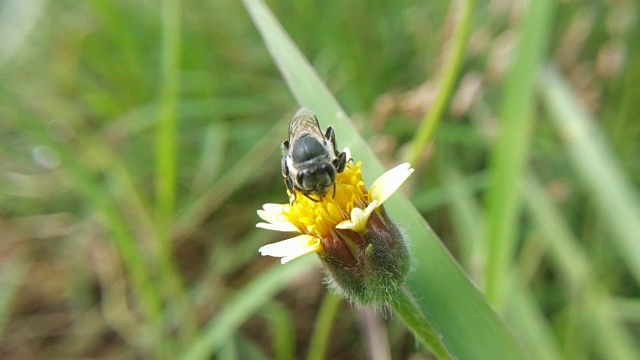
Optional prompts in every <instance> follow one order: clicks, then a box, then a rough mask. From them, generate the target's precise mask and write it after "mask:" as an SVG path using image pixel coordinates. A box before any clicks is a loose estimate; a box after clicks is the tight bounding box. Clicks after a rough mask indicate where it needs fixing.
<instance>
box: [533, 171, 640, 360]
mask: <svg viewBox="0 0 640 360" xmlns="http://www.w3.org/2000/svg"><path fill="white" fill-rule="evenodd" d="M521 191H522V193H523V197H524V199H525V200H526V205H527V211H528V213H529V214H530V215H531V217H532V219H533V221H534V222H535V223H536V226H537V228H538V229H539V230H540V232H541V233H542V234H543V235H544V236H542V237H541V239H543V240H545V241H546V244H547V245H548V248H549V255H550V259H551V260H552V263H553V265H554V267H555V268H556V269H557V270H556V273H558V274H561V275H562V277H563V279H564V280H565V281H566V283H567V284H568V286H567V287H566V291H567V295H568V296H569V297H570V298H571V302H570V304H569V307H572V308H574V309H573V310H572V312H573V313H574V315H573V316H575V317H576V319H575V320H570V321H571V324H568V325H566V326H565V328H566V331H567V332H568V333H569V335H565V336H564V338H565V339H566V338H568V337H571V338H573V339H572V340H571V342H576V341H577V343H578V344H577V345H576V346H577V347H578V350H577V351H583V350H582V347H583V344H584V343H592V342H593V341H592V337H594V338H596V339H597V343H596V344H597V345H598V350H599V351H601V352H602V354H610V355H609V356H604V357H605V358H621V359H632V358H638V357H639V356H640V353H639V352H638V351H639V350H638V349H637V346H635V345H634V342H633V341H630V335H629V333H628V331H627V329H626V328H625V326H624V324H622V322H621V321H620V320H619V319H617V318H616V317H615V316H614V315H613V313H614V312H615V302H614V301H613V300H612V299H611V296H610V295H609V294H608V293H606V291H605V290H604V289H605V288H606V287H605V286H603V285H602V284H598V283H596V282H595V278H594V277H593V274H594V273H595V271H594V269H592V265H591V264H592V262H591V261H590V259H589V258H588V256H587V253H586V252H585V250H584V249H583V248H582V247H581V246H580V242H579V240H578V239H577V238H576V237H575V235H574V234H573V233H572V231H571V229H570V227H569V226H568V224H567V222H566V220H565V219H564V217H563V215H562V213H561V212H560V211H559V209H558V208H557V207H556V206H554V205H553V202H552V201H551V199H550V198H549V195H547V194H546V192H545V191H544V189H543V187H542V186H541V185H540V181H539V180H538V179H536V177H535V176H533V175H532V174H530V175H529V176H528V180H527V182H526V186H523V187H522V189H521ZM585 325H587V326H589V327H590V329H591V331H584V326H585ZM612 334H615V335H612ZM576 338H577V339H576ZM604 339H607V340H604ZM565 341H566V340H565ZM567 351H568V352H567V353H566V354H565V355H567V356H568V357H570V358H576V356H577V357H580V356H578V355H577V354H575V353H573V350H572V349H571V348H569V349H568V350H567ZM581 354H582V353H581ZM611 354H617V355H616V356H619V357H614V356H612V355H611Z"/></svg>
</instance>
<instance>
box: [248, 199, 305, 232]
mask: <svg viewBox="0 0 640 360" xmlns="http://www.w3.org/2000/svg"><path fill="white" fill-rule="evenodd" d="M262 207H263V209H264V210H258V216H260V218H261V219H262V220H264V221H266V223H262V222H261V223H258V224H256V226H257V227H259V228H263V229H267V230H275V231H285V232H300V230H298V228H297V227H295V226H294V225H293V224H292V223H290V222H289V221H288V220H287V219H286V218H285V217H284V216H283V215H282V208H283V207H284V205H280V204H264V205H263V206H262Z"/></svg>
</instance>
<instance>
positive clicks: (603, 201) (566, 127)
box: [539, 68, 640, 284]
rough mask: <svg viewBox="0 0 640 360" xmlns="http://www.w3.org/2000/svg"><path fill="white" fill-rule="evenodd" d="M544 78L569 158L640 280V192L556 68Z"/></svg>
mask: <svg viewBox="0 0 640 360" xmlns="http://www.w3.org/2000/svg"><path fill="white" fill-rule="evenodd" d="M540 80H541V81H540V87H539V89H540V91H541V93H542V99H543V101H544V103H545V105H546V106H547V109H548V111H549V114H550V115H551V120H552V121H553V124H554V125H555V126H556V128H557V129H558V132H559V133H560V134H562V135H563V141H564V143H565V147H566V150H567V153H568V155H569V160H570V161H571V164H572V165H573V166H574V168H575V169H576V171H577V173H578V175H579V177H580V179H581V181H582V183H583V184H584V185H585V187H586V189H587V190H588V191H589V195H590V196H591V197H592V198H593V200H594V202H595V204H596V209H595V210H596V211H597V212H598V213H599V215H600V216H601V217H602V218H603V219H604V220H605V223H606V224H607V226H608V228H609V230H610V231H611V233H612V235H613V236H612V238H611V240H612V241H611V242H612V244H613V245H614V246H615V248H616V249H617V250H618V253H619V254H620V256H621V258H622V259H623V260H624V261H625V262H626V265H627V268H628V269H629V271H630V273H631V275H632V276H633V278H634V279H635V281H636V282H637V283H639V284H640V241H638V234H640V199H639V194H638V192H637V191H636V190H635V188H634V187H633V185H632V183H631V181H630V180H629V179H628V178H627V176H626V174H625V173H624V171H623V169H622V166H621V165H620V164H619V161H618V160H617V159H616V158H615V157H614V155H613V154H612V152H611V149H610V148H609V146H607V144H606V143H605V142H604V139H603V138H602V135H601V133H600V132H599V131H598V128H597V127H596V126H595V125H594V120H593V119H592V117H591V116H590V115H589V114H588V112H587V111H586V109H585V108H584V107H583V106H582V105H581V104H580V103H579V102H578V100H577V99H576V97H575V96H574V95H573V92H572V91H571V89H570V88H569V86H568V84H567V82H566V80H564V79H563V78H562V77H561V75H560V74H559V73H558V72H557V71H555V70H553V69H551V68H549V69H548V70H547V71H546V72H545V73H544V75H543V76H542V77H541V79H540Z"/></svg>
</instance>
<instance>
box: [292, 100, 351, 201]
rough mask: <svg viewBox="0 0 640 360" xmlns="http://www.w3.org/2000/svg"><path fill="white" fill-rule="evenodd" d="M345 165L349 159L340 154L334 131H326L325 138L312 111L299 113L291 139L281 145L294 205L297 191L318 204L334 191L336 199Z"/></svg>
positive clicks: (293, 121)
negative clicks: (340, 175)
mask: <svg viewBox="0 0 640 360" xmlns="http://www.w3.org/2000/svg"><path fill="white" fill-rule="evenodd" d="M346 164H347V155H346V154H345V153H344V152H338V150H337V148H336V135H335V132H334V131H333V128H332V127H331V126H329V127H327V131H325V133H324V134H323V133H322V130H321V129H320V124H319V123H318V119H317V118H316V115H315V114H314V113H313V111H311V110H309V109H307V108H304V107H303V108H301V109H300V110H298V111H297V112H296V113H295V114H294V115H293V117H292V118H291V121H290V122H289V138H288V139H287V140H285V141H284V142H283V143H282V176H284V179H285V183H286V184H287V189H289V192H290V193H291V194H293V201H295V199H296V191H299V192H300V193H302V194H303V195H304V196H306V197H307V198H309V199H311V200H313V201H316V202H317V201H320V198H321V197H324V196H326V195H327V193H328V192H329V190H330V189H331V188H332V187H333V195H334V196H335V194H336V175H337V174H339V173H341V172H342V171H344V168H345V166H346ZM311 196H317V197H318V199H314V198H313V197H311ZM293 201H292V203H293Z"/></svg>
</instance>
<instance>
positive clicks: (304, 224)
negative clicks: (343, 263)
mask: <svg viewBox="0 0 640 360" xmlns="http://www.w3.org/2000/svg"><path fill="white" fill-rule="evenodd" d="M361 165H362V162H358V163H357V164H355V165H354V164H353V161H350V162H348V163H347V166H346V167H345V170H344V171H343V172H341V173H339V174H338V175H337V176H336V187H335V195H334V190H333V189H331V190H329V192H328V193H327V195H326V196H324V197H322V198H320V199H319V201H313V200H311V199H309V198H307V197H306V196H304V195H302V194H300V193H296V200H295V201H294V202H293V204H291V205H285V206H284V208H283V211H282V215H283V216H284V217H285V218H286V219H287V220H288V221H289V222H290V223H292V224H293V225H295V226H296V227H297V228H298V229H299V230H300V231H301V232H302V233H304V234H309V235H311V236H313V237H316V238H318V239H322V238H326V237H328V236H331V234H332V232H333V231H334V230H333V229H335V227H336V225H337V224H339V223H340V222H342V221H344V220H349V219H350V216H351V210H353V209H354V208H355V207H358V208H361V209H365V208H366V207H367V205H368V204H369V194H368V193H367V191H366V189H365V187H364V182H363V181H362V172H361V170H360V166H361ZM312 197H313V198H314V199H316V197H315V196H313V195H312Z"/></svg>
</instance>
